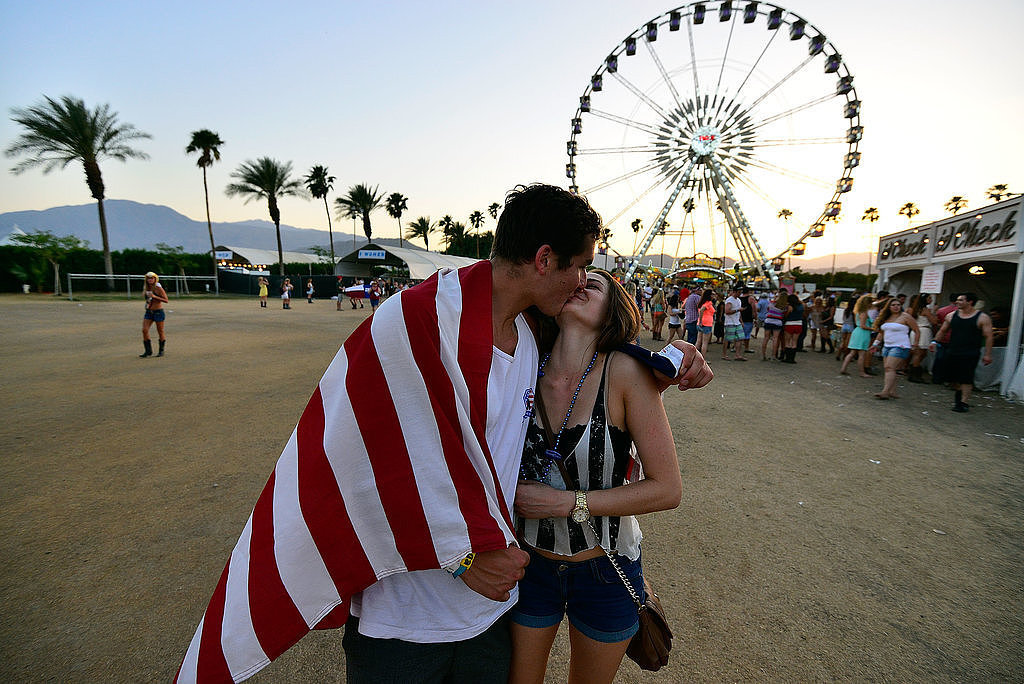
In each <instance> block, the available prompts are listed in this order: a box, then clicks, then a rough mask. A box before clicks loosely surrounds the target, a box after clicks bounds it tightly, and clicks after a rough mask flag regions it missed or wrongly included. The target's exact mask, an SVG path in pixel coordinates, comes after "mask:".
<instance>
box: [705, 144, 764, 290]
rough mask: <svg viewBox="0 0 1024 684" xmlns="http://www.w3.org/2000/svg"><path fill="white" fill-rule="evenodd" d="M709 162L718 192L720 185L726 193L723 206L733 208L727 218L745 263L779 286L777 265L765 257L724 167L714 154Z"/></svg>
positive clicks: (709, 157)
mask: <svg viewBox="0 0 1024 684" xmlns="http://www.w3.org/2000/svg"><path fill="white" fill-rule="evenodd" d="M707 163H708V165H709V166H710V167H711V170H712V172H713V173H714V175H715V178H716V180H717V181H718V182H717V184H716V187H715V190H716V192H717V191H718V187H721V189H722V192H724V193H725V199H726V203H723V204H722V207H723V208H724V207H725V206H728V207H729V208H730V209H731V210H732V216H731V217H730V215H729V214H728V213H727V214H726V220H727V222H728V224H729V230H730V231H731V232H732V237H733V240H735V242H736V247H737V248H739V250H740V257H741V259H742V260H743V261H744V262H746V263H744V264H743V265H744V266H746V267H748V268H756V269H757V271H758V272H759V273H760V274H761V275H762V276H764V277H765V278H766V279H767V280H768V282H770V283H771V284H772V287H775V288H777V287H778V286H779V277H778V275H777V274H776V273H775V267H774V266H773V265H772V264H771V262H769V261H768V259H767V257H765V254H764V250H763V249H761V244H760V243H759V242H758V241H757V238H756V237H755V236H754V232H753V231H752V230H751V229H750V223H749V222H748V221H747V219H746V217H745V216H744V215H743V211H742V210H741V209H740V205H739V202H737V201H736V195H735V194H734V193H733V191H732V186H731V185H729V181H728V180H727V179H726V177H725V174H724V173H722V167H721V166H720V165H719V163H718V160H717V159H715V158H714V156H710V155H709V156H708V158H707Z"/></svg>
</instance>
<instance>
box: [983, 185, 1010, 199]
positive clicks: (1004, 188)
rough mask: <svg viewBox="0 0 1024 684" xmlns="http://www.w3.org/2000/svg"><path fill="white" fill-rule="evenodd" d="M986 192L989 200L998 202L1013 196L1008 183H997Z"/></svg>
mask: <svg viewBox="0 0 1024 684" xmlns="http://www.w3.org/2000/svg"><path fill="white" fill-rule="evenodd" d="M986 192H987V193H988V196H989V199H993V200H995V201H996V202H998V201H999V200H1001V199H1003V198H1004V197H1009V196H1010V195H1011V194H1013V193H1011V192H1010V188H1009V186H1008V185H1007V184H1006V183H996V184H995V185H993V186H992V187H991V188H989V189H988V190H987V191H986Z"/></svg>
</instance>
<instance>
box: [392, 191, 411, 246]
mask: <svg viewBox="0 0 1024 684" xmlns="http://www.w3.org/2000/svg"><path fill="white" fill-rule="evenodd" d="M408 201H409V198H408V197H406V196H405V195H403V194H402V193H400V192H393V193H391V194H390V195H388V203H387V210H388V216H390V217H391V218H393V219H396V220H397V221H398V246H399V247H401V246H402V213H403V212H404V211H405V210H406V209H408V208H409V207H408V205H407V204H406V203H407V202H408Z"/></svg>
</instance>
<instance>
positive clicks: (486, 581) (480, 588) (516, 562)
mask: <svg viewBox="0 0 1024 684" xmlns="http://www.w3.org/2000/svg"><path fill="white" fill-rule="evenodd" d="M529 562H530V554H528V553H526V552H525V551H523V550H522V549H520V548H517V547H515V546H509V547H508V548H507V549H498V550H496V551H483V552H481V553H478V554H476V558H474V559H473V564H472V565H471V566H469V569H468V570H466V571H465V572H464V573H462V574H461V575H459V578H460V579H461V580H462V581H463V582H465V583H466V586H467V587H469V588H470V589H472V590H473V591H475V592H476V593H478V594H480V595H481V596H485V597H487V598H489V599H491V600H492V601H508V599H509V597H510V593H509V592H511V591H512V587H514V586H515V585H516V582H518V581H519V580H521V579H522V578H523V575H524V574H525V572H524V570H523V568H525V567H526V565H527V564H528V563H529Z"/></svg>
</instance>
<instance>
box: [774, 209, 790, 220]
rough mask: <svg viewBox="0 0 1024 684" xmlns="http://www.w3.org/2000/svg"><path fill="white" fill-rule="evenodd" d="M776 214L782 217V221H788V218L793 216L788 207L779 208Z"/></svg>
mask: <svg viewBox="0 0 1024 684" xmlns="http://www.w3.org/2000/svg"><path fill="white" fill-rule="evenodd" d="M776 216H777V217H778V218H780V219H782V220H783V221H788V220H789V219H791V218H793V212H791V211H790V210H789V209H779V213H778V214H776Z"/></svg>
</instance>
